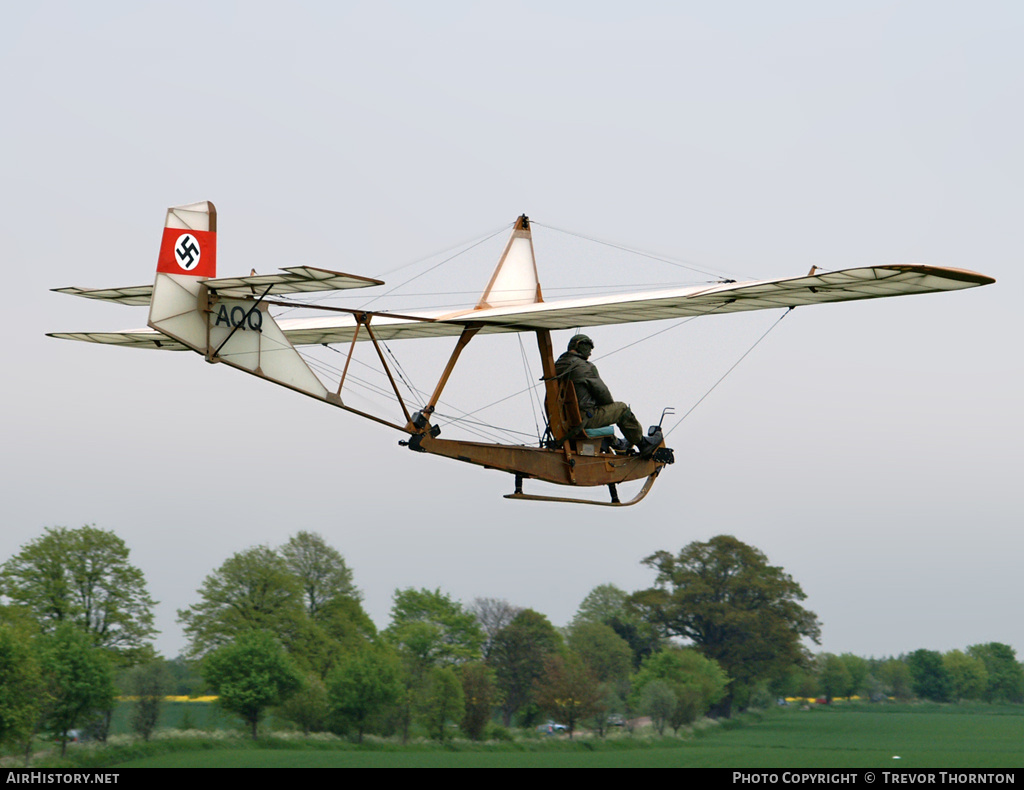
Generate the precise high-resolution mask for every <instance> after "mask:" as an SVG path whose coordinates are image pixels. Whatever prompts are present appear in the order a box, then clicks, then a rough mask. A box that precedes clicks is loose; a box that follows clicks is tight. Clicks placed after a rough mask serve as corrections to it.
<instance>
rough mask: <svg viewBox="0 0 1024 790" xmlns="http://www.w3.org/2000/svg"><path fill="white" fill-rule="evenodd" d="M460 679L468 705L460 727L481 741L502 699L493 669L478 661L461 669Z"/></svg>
mask: <svg viewBox="0 0 1024 790" xmlns="http://www.w3.org/2000/svg"><path fill="white" fill-rule="evenodd" d="M459 679H460V680H461V681H462V694H463V697H464V699H465V704H466V714H465V715H464V716H463V717H462V723H461V724H460V726H461V727H462V731H463V732H464V733H466V735H467V736H469V737H470V738H471V739H472V740H474V741H479V740H480V739H481V738H483V736H484V731H485V730H486V729H487V724H488V722H490V720H491V711H493V710H494V708H495V706H496V705H497V704H498V702H499V700H500V699H501V695H500V694H499V692H498V686H497V679H496V678H495V676H494V670H493V669H491V668H490V667H489V666H487V665H486V664H482V663H480V662H476V661H474V662H472V663H469V664H463V665H462V666H461V667H459Z"/></svg>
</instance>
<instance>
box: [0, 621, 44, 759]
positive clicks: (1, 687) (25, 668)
mask: <svg viewBox="0 0 1024 790" xmlns="http://www.w3.org/2000/svg"><path fill="white" fill-rule="evenodd" d="M30 640H31V636H30V633H29V630H28V628H18V627H16V626H13V625H0V746H11V745H15V744H18V745H24V744H25V743H27V742H29V741H30V740H31V738H32V735H33V734H34V732H35V729H36V723H37V722H38V720H39V714H40V712H41V706H42V704H43V702H44V699H45V690H44V687H43V676H42V673H41V671H40V667H39V662H38V660H37V658H36V655H35V653H34V652H33V651H32V647H31V642H30Z"/></svg>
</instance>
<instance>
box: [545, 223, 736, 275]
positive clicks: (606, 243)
mask: <svg viewBox="0 0 1024 790" xmlns="http://www.w3.org/2000/svg"><path fill="white" fill-rule="evenodd" d="M532 222H533V224H534V225H536V226H538V227H541V228H547V229H548V230H553V231H556V232H558V233H565V234H566V235H568V236H575V237H576V238H578V239H583V240H584V241H591V242H594V243H595V244H603V245H604V246H606V247H611V248H612V249H616V250H622V251H623V252H629V253H632V254H633V255H640V256H642V257H644V258H650V259H651V260H655V261H661V262H662V263H667V264H669V265H670V266H676V267H678V268H680V269H687V270H689V271H691V272H697V273H698V274H704V275H707V276H708V277H714V278H716V279H720V278H721V275H722V273H725V274H728V272H725V271H724V270H722V271H721V272H720V273H715V272H714V271H707V270H705V269H698V268H697V267H696V266H691V265H688V264H686V263H682V262H680V261H674V260H672V259H671V258H665V257H663V256H661V255H655V254H654V253H651V252H645V251H644V250H638V249H635V248H632V247H626V246H624V245H622V244H615V243H614V242H610V241H604V240H603V239H598V238H594V237H593V236H586V235H584V234H582V233H576V232H574V231H571V230H565V229H564V228H556V227H554V226H553V225H545V224H543V223H541V222H537V221H536V220H532Z"/></svg>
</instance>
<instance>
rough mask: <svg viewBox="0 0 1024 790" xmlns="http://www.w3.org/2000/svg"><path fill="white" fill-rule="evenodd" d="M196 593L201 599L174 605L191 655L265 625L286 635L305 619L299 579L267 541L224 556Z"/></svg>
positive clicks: (198, 654) (199, 654)
mask: <svg viewBox="0 0 1024 790" xmlns="http://www.w3.org/2000/svg"><path fill="white" fill-rule="evenodd" d="M199 596H200V599H201V600H200V601H199V603H197V604H193V605H192V606H190V607H189V608H188V609H179V610H178V621H179V622H180V623H182V625H183V627H184V631H185V635H186V636H187V637H188V640H189V648H188V655H189V656H190V657H192V658H201V657H202V656H204V655H205V654H206V653H208V652H210V651H211V650H215V649H217V648H219V647H222V646H224V645H227V644H229V643H230V642H231V641H232V640H234V639H236V638H237V637H239V636H241V635H242V634H243V633H245V632H247V631H253V630H267V631H270V632H272V633H276V634H279V635H283V636H284V637H286V636H287V635H289V634H294V633H295V631H296V626H297V624H300V623H301V622H302V621H303V619H304V618H305V612H304V611H303V607H302V589H301V587H300V585H299V582H298V580H297V578H296V577H295V576H294V575H293V574H292V573H291V571H290V570H289V569H288V566H287V564H286V563H285V561H284V559H283V558H282V557H281V556H280V555H279V554H278V553H277V552H275V551H274V550H273V549H271V548H269V547H267V546H254V547H252V548H250V549H246V550H245V551H241V552H239V553H237V554H235V555H234V556H232V557H230V558H229V559H227V560H226V561H225V562H224V564H222V565H221V566H220V567H219V568H218V569H217V570H216V571H214V572H213V573H211V574H210V575H209V576H207V577H206V579H205V580H204V581H203V584H202V586H201V587H200V588H199Z"/></svg>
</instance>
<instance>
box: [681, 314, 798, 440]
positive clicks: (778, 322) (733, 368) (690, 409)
mask: <svg viewBox="0 0 1024 790" xmlns="http://www.w3.org/2000/svg"><path fill="white" fill-rule="evenodd" d="M795 309H796V308H795V307H790V308H789V309H787V310H786V312H784V313H783V314H782V315H780V316H779V318H778V319H777V320H776V321H775V323H774V324H772V325H771V326H770V327H768V329H767V330H765V333H764V334H763V335H761V337H759V338H758V339H757V340H756V341H754V345H752V346H751V347H750V348H748V349H747V350H746V351H744V352H743V355H742V356H741V357H740V358H739V359H737V360H736V361H735V362H734V363H733V364H732V367H730V368H729V369H728V370H727V371H725V373H723V374H722V376H721V378H719V379H718V381H716V382H715V383H714V384H712V385H711V389H709V390H708V391H707V392H705V393H704V394H703V395H702V396H701V397H700V400H698V401H697V402H696V403H694V404H693V405H692V406H691V407H690V408H689V409H688V410H687V412H686V414H684V415H683V416H682V417H680V418H679V419H678V420H676V423H675V425H673V426H672V427H671V428H669V429H668V430H667V431H665V433H664V436H665V438H668V435H669V434H670V433H672V431H674V430H675V429H676V428H678V427H679V425H680V423H682V421H683V420H685V419H686V418H687V417H689V416H690V414H692V413H693V410H694V409H696V408H697V407H698V406H700V405H701V404H702V403H703V402H704V399H705V398H707V397H708V395H710V394H711V393H712V392H714V391H715V388H716V387H717V386H718V385H719V384H721V383H722V382H723V381H725V377H726V376H728V375H729V374H730V373H732V372H733V371H734V370H736V367H737V366H738V365H739V364H740V363H741V362H742V361H743V360H744V359H746V358H747V355H748V354H749V353H750V352H751V351H753V350H754V349H755V348H757V346H758V344H759V343H760V342H761V341H762V340H764V339H765V338H766V337H768V335H769V333H770V332H771V331H772V330H773V329H775V327H777V326H778V325H779V324H780V323H781V322H782V319H783V318H785V317H786V316H787V315H789V314H790V313H792V312H793V311H794V310H795Z"/></svg>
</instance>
